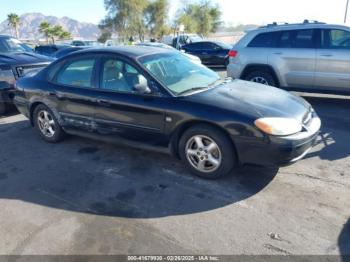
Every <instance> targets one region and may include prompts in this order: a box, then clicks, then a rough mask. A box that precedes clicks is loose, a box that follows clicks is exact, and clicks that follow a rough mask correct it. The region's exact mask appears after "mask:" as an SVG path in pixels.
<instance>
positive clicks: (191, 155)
mask: <svg viewBox="0 0 350 262" xmlns="http://www.w3.org/2000/svg"><path fill="white" fill-rule="evenodd" d="M179 155H180V157H181V160H182V162H183V163H184V165H185V166H186V167H187V168H188V169H189V170H190V171H191V172H192V173H193V174H195V175H196V176H199V177H202V178H206V179H216V178H220V177H223V176H226V175H228V174H229V173H230V172H231V171H232V169H233V167H234V166H235V164H236V154H235V151H234V148H233V145H232V142H231V141H230V139H229V138H228V137H227V136H226V134H225V133H224V132H222V131H221V130H219V129H217V128H215V127H213V126H210V125H206V124H200V125H196V126H194V127H192V128H190V129H188V130H187V131H185V133H184V134H183V135H182V137H181V139H180V142H179Z"/></svg>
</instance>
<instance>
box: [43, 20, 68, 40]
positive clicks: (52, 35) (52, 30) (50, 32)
mask: <svg viewBox="0 0 350 262" xmlns="http://www.w3.org/2000/svg"><path fill="white" fill-rule="evenodd" d="M39 32H40V33H42V34H43V35H44V36H45V37H46V42H47V43H49V39H51V42H52V43H53V44H54V43H55V40H56V39H60V40H62V39H69V38H71V33H70V32H68V31H65V30H64V29H63V27H62V26H60V25H55V26H51V25H50V24H49V23H48V22H46V21H44V22H42V23H41V24H40V26H39Z"/></svg>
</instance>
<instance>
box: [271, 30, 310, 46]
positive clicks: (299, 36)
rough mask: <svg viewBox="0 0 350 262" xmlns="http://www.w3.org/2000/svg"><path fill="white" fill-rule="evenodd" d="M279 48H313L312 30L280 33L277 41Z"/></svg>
mask: <svg viewBox="0 0 350 262" xmlns="http://www.w3.org/2000/svg"><path fill="white" fill-rule="evenodd" d="M277 47H279V48H315V41H314V30H312V29H304V30H289V31H282V32H281V33H280V36H279V38H278V40H277Z"/></svg>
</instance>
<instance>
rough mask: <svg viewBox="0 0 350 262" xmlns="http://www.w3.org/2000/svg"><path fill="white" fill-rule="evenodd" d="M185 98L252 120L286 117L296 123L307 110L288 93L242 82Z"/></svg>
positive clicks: (307, 105)
mask: <svg viewBox="0 0 350 262" xmlns="http://www.w3.org/2000/svg"><path fill="white" fill-rule="evenodd" d="M188 98H189V99H191V100H193V101H196V102H198V103H203V104H206V105H209V106H215V107H219V108H221V109H224V110H229V111H234V112H239V113H242V114H246V115H247V114H249V115H250V116H252V117H256V118H258V117H288V118H295V119H297V120H298V121H300V122H302V120H303V118H304V117H305V114H306V113H308V112H309V110H310V109H311V106H310V104H309V103H307V102H306V101H305V100H304V99H302V98H300V97H298V96H296V95H293V94H291V93H289V92H286V91H284V90H281V89H278V88H275V87H271V86H266V85H262V84H256V83H252V82H247V81H242V80H233V81H232V82H229V83H226V84H222V85H219V86H217V87H215V88H212V89H209V90H207V91H204V92H199V93H196V94H193V95H190V96H188Z"/></svg>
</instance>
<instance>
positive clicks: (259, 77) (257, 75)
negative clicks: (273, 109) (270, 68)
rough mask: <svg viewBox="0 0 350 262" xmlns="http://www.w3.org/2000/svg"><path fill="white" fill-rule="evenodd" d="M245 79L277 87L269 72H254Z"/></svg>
mask: <svg viewBox="0 0 350 262" xmlns="http://www.w3.org/2000/svg"><path fill="white" fill-rule="evenodd" d="M244 79H245V80H247V81H250V82H254V83H258V84H263V85H268V86H276V81H275V79H274V78H273V76H272V75H271V74H270V73H269V72H266V71H260V70H258V71H253V72H251V73H249V74H248V75H247V76H246V77H245V78H244Z"/></svg>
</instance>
